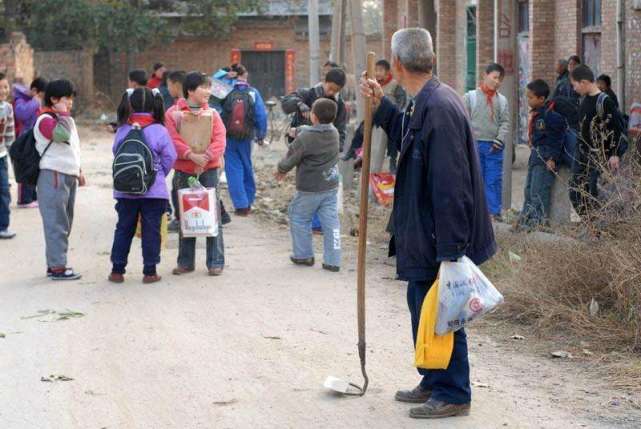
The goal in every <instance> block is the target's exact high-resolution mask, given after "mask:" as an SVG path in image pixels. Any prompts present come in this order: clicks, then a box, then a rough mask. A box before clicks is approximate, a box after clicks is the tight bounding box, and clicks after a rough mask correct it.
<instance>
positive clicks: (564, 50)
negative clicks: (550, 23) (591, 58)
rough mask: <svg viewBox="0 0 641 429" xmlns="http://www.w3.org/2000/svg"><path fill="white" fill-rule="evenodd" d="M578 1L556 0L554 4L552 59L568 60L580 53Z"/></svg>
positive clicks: (579, 12) (579, 11)
mask: <svg viewBox="0 0 641 429" xmlns="http://www.w3.org/2000/svg"><path fill="white" fill-rule="evenodd" d="M579 4H580V0H557V1H556V2H555V11H554V13H555V16H556V20H555V25H554V58H555V60H560V59H562V58H563V59H566V60H567V59H568V58H569V57H570V56H571V55H574V54H579V53H580V52H581V37H580V35H581V9H580V7H579Z"/></svg>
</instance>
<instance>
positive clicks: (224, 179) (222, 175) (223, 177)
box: [218, 171, 227, 184]
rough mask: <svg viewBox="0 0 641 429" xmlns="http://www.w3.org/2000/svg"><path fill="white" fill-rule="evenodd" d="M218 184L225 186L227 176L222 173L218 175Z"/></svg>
mask: <svg viewBox="0 0 641 429" xmlns="http://www.w3.org/2000/svg"><path fill="white" fill-rule="evenodd" d="M218 182H219V183H223V184H227V175H226V174H225V172H224V171H223V172H222V173H221V174H220V179H218Z"/></svg>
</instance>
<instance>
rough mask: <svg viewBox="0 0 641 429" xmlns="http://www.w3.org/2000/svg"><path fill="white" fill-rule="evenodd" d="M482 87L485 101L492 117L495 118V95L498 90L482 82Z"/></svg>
mask: <svg viewBox="0 0 641 429" xmlns="http://www.w3.org/2000/svg"><path fill="white" fill-rule="evenodd" d="M480 89H481V92H483V94H485V101H486V102H487V106H488V107H489V108H490V117H491V118H492V119H494V96H496V90H495V89H490V88H489V87H488V86H487V85H486V84H485V83H482V84H481V87H480Z"/></svg>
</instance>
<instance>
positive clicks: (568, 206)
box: [550, 167, 572, 227]
mask: <svg viewBox="0 0 641 429" xmlns="http://www.w3.org/2000/svg"><path fill="white" fill-rule="evenodd" d="M570 175H571V173H570V169H569V168H567V167H563V168H561V170H560V171H559V174H558V175H557V177H556V180H554V186H552V198H551V205H550V225H551V226H553V227H555V226H561V225H568V224H569V223H570V221H571V216H572V203H571V202H570V184H569V183H570Z"/></svg>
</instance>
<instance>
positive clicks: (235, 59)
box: [230, 49, 240, 64]
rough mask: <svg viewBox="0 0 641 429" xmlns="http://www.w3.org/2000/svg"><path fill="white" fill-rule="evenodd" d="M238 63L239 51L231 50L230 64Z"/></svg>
mask: <svg viewBox="0 0 641 429" xmlns="http://www.w3.org/2000/svg"><path fill="white" fill-rule="evenodd" d="M239 63H240V49H232V50H231V63H230V64H239Z"/></svg>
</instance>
